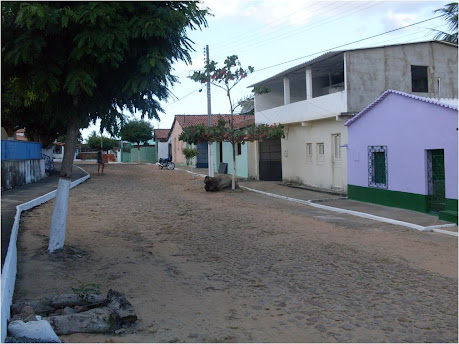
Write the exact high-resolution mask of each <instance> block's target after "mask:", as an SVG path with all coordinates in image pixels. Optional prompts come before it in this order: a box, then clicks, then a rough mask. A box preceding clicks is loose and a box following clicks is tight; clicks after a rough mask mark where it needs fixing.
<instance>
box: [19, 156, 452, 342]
mask: <svg viewBox="0 0 459 344" xmlns="http://www.w3.org/2000/svg"><path fill="white" fill-rule="evenodd" d="M109 167H110V168H109V169H108V170H107V174H106V175H105V176H103V177H100V178H91V179H90V180H89V181H88V182H86V183H84V184H82V185H81V186H79V187H78V188H75V189H74V190H73V191H72V198H71V202H72V203H71V206H72V209H73V211H72V213H69V218H68V219H69V221H70V223H71V225H70V226H69V229H68V239H66V240H68V245H74V246H76V247H78V248H80V249H81V250H82V251H84V252H87V254H84V255H82V257H79V258H75V260H64V261H58V262H55V261H50V259H49V258H48V256H47V255H46V254H45V253H43V252H42V251H43V250H42V247H41V242H39V241H40V240H43V238H45V237H46V235H47V231H48V228H47V226H41V225H40V219H42V218H44V217H46V216H49V214H50V213H51V211H52V207H51V204H50V205H45V206H42V207H39V208H38V209H36V210H34V211H33V212H30V213H29V214H27V216H25V217H24V223H23V224H24V229H25V231H24V234H23V236H22V238H21V242H22V255H21V256H22V257H23V258H22V261H20V264H19V265H20V269H19V276H20V277H21V278H20V279H19V280H18V290H17V295H18V297H25V296H28V297H33V296H34V294H40V293H41V292H42V290H43V288H44V286H48V287H46V288H48V289H49V288H54V289H56V290H57V291H61V292H62V291H63V290H66V289H65V288H67V289H68V288H69V287H70V286H72V285H73V284H74V279H75V275H77V276H78V278H80V279H82V280H85V281H91V282H97V283H101V284H102V287H103V288H105V289H108V288H114V287H115V286H116V288H120V290H121V291H122V292H125V293H126V296H127V297H128V298H129V299H130V300H132V302H133V305H134V306H135V308H136V311H137V312H138V315H139V324H138V327H137V329H136V332H135V333H132V334H126V335H123V336H121V337H120V336H114V337H109V335H95V334H91V335H71V336H68V337H67V338H63V340H64V341H66V342H81V341H83V340H84V341H88V342H107V341H110V342H113V341H115V342H457V341H458V314H457V311H458V289H457V283H458V282H457V274H455V273H456V272H457V239H456V238H454V237H451V236H448V235H441V234H438V233H424V232H418V231H415V230H410V229H406V228H403V227H400V226H395V225H390V224H386V223H380V222H376V221H371V220H368V219H363V218H356V217H353V216H350V215H346V214H338V215H336V214H332V213H330V212H328V211H326V210H323V209H317V208H311V207H308V206H304V205H302V204H297V203H290V202H287V201H283V200H278V199H273V198H270V197H267V196H263V195H260V194H256V193H253V192H248V191H244V190H240V191H223V192H219V193H205V192H204V191H203V182H202V178H201V179H199V178H197V179H196V180H191V178H190V176H189V174H186V173H184V172H182V171H162V170H158V169H157V166H146V165H140V166H139V165H138V166H134V165H133V166H123V165H119V166H118V165H117V166H109ZM88 170H89V171H90V172H92V173H93V172H94V171H95V170H96V167H95V166H92V167H90V168H89V169H88ZM241 184H242V183H241ZM114 185H116V186H117V187H116V188H115V187H113V186H114ZM265 185H266V187H268V184H265ZM278 187H280V188H282V187H283V188H285V187H284V186H278ZM285 189H286V190H288V192H292V194H291V195H290V196H291V197H293V194H296V197H300V196H301V195H300V193H302V195H303V196H304V197H305V198H306V199H311V198H314V197H311V196H314V195H313V194H305V193H304V190H297V189H291V188H285ZM318 194H320V195H321V196H322V197H323V196H324V194H322V193H318ZM327 197H328V195H327ZM330 197H333V196H332V195H330ZM107 204H110V216H100V214H103V213H105V212H107V211H108V210H107V209H108V207H107V208H104V207H105V206H106V205H107ZM82 215H85V216H82ZM72 226H74V227H75V228H73V229H72V228H71V227H72ZM41 227H43V228H41ZM361 238H364V239H361ZM360 239H361V240H360ZM359 240H360V241H359ZM378 240H380V241H381V243H378V242H377V241H378ZM407 243H408V244H407ZM409 244H412V245H413V246H414V247H415V250H417V251H419V250H421V251H422V254H424V255H425V256H426V257H430V260H433V261H435V262H436V264H445V265H447V267H448V268H447V270H448V271H446V272H442V273H440V272H439V271H440V270H441V268H439V267H438V266H434V267H430V266H429V267H428V268H422V267H424V266H425V265H423V264H421V263H424V262H421V263H420V264H417V262H413V260H414V259H415V258H413V257H422V254H419V252H416V253H415V254H412V253H409V255H407V256H403V253H404V252H400V248H402V249H405V250H409V249H411V248H410V247H408V246H409ZM394 246H395V248H394ZM443 252H447V254H444V255H442V253H443ZM394 253H395V254H394ZM453 253H454V254H453ZM437 255H439V256H441V258H438V256H437ZM454 255H455V256H454ZM404 257H407V258H404ZM427 263H429V262H427ZM95 267H96V268H95ZM452 267H455V271H451V270H453V268H452ZM28 271H29V272H34V273H35V275H34V276H33V277H32V274H31V273H29V274H28V273H27V272H28ZM37 271H38V273H37ZM56 271H59V273H57V274H56ZM53 276H54V277H53ZM57 277H59V283H56V282H54V283H51V284H52V286H50V285H49V284H50V280H52V279H53V278H57ZM38 280H39V281H38ZM54 289H53V290H54Z"/></svg>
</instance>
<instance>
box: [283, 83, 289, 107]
mask: <svg viewBox="0 0 459 344" xmlns="http://www.w3.org/2000/svg"><path fill="white" fill-rule="evenodd" d="M287 104H290V80H289V79H288V77H284V105H287Z"/></svg>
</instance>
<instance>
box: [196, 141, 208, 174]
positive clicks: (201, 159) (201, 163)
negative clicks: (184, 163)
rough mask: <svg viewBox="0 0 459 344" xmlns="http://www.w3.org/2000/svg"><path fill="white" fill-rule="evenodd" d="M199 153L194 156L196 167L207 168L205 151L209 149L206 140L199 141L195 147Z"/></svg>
mask: <svg viewBox="0 0 459 344" xmlns="http://www.w3.org/2000/svg"><path fill="white" fill-rule="evenodd" d="M196 148H197V149H198V151H199V154H198V155H197V157H196V168H209V164H208V156H207V151H208V149H209V147H208V144H207V141H205V142H201V143H200V144H198V146H197V147H196Z"/></svg>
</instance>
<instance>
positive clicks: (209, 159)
mask: <svg viewBox="0 0 459 344" xmlns="http://www.w3.org/2000/svg"><path fill="white" fill-rule="evenodd" d="M208 67H209V45H206V68H207V125H208V126H209V127H211V126H212V107H211V102H210V72H209V68H208ZM207 164H208V167H209V177H213V176H214V160H213V154H212V142H210V141H207Z"/></svg>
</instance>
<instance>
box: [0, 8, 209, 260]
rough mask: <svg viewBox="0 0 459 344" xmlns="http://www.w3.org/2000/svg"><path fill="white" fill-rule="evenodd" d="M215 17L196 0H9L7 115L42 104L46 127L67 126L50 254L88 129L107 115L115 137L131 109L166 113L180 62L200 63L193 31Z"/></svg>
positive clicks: (5, 14)
mask: <svg viewBox="0 0 459 344" xmlns="http://www.w3.org/2000/svg"><path fill="white" fill-rule="evenodd" d="M207 14H208V12H207V10H206V9H200V8H199V3H198V2H193V1H168V2H105V1H101V2H53V1H49V2H6V1H4V2H2V41H1V44H2V75H1V78H2V99H1V101H2V121H3V120H6V119H7V117H10V116H12V115H13V114H14V113H17V110H20V109H22V108H28V109H39V111H32V115H33V116H34V119H36V120H37V121H38V122H39V123H44V124H46V123H51V122H55V125H53V127H55V128H59V127H61V126H62V127H63V128H65V136H66V142H65V146H66V149H65V153H64V158H63V162H62V168H61V173H60V179H59V184H58V190H57V195H56V202H55V207H54V212H53V215H52V219H51V229H50V241H49V247H48V250H49V252H53V251H55V250H57V249H60V248H62V247H63V245H64V240H65V221H66V216H67V204H68V193H69V188H70V178H71V174H72V166H73V152H74V150H75V146H76V138H77V136H78V132H79V129H80V128H85V127H87V126H88V125H89V123H95V121H96V120H97V119H100V121H101V128H103V129H106V130H107V131H108V132H109V133H110V134H111V135H114V136H116V134H117V132H118V131H119V128H120V127H121V126H122V125H123V123H124V122H125V115H123V111H124V110H126V111H129V112H131V113H135V112H136V111H139V112H140V113H141V115H142V117H145V116H146V117H148V118H159V117H158V113H159V112H162V109H161V107H160V106H159V101H160V100H164V99H167V98H168V96H169V93H170V92H169V87H170V86H171V85H173V84H174V83H175V82H176V81H177V77H176V76H174V75H172V74H171V71H172V64H173V63H174V62H175V61H185V62H186V63H191V57H190V51H191V50H193V49H192V43H193V42H192V41H190V39H189V38H188V37H187V29H190V30H196V29H200V28H201V27H202V26H207V22H206V15H207ZM5 109H6V110H10V111H6V112H5V111H3V110H5Z"/></svg>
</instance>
